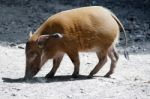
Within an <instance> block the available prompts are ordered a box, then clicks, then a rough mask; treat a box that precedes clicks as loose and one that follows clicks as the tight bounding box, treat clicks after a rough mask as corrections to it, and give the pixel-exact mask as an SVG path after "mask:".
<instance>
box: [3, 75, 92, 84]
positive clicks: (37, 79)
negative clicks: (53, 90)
mask: <svg viewBox="0 0 150 99" xmlns="http://www.w3.org/2000/svg"><path fill="white" fill-rule="evenodd" d="M89 79H94V78H88V77H87V76H85V75H79V77H78V78H72V76H70V75H64V76H55V77H53V78H50V79H45V78H44V77H34V78H32V79H31V80H24V78H18V79H12V78H2V80H3V82H7V83H53V82H65V81H66V82H67V81H77V80H89Z"/></svg>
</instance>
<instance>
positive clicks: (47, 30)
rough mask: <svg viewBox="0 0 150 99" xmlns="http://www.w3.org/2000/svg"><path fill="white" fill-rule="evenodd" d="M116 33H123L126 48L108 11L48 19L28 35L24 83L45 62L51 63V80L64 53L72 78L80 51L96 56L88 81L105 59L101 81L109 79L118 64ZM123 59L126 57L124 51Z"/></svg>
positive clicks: (70, 12)
mask: <svg viewBox="0 0 150 99" xmlns="http://www.w3.org/2000/svg"><path fill="white" fill-rule="evenodd" d="M120 30H123V32H124V35H125V39H126V46H127V38H126V33H125V30H124V27H123V25H122V24H121V22H120V21H119V19H118V18H117V17H116V16H115V15H114V14H113V13H112V12H111V11H110V10H108V9H107V8H104V7H101V6H90V7H82V8H76V9H72V10H67V11H62V12H60V13H57V14H55V15H52V16H51V17H49V18H48V19H47V20H46V21H45V22H44V23H43V24H42V25H41V26H40V27H39V28H38V29H37V30H36V31H35V33H33V34H32V33H30V38H29V40H28V41H27V43H26V50H25V52H26V71H25V79H31V78H32V77H33V76H35V75H36V74H37V73H38V72H39V70H40V69H41V67H42V66H43V65H44V64H45V63H46V62H47V60H49V59H53V67H52V70H51V71H50V72H49V73H48V74H47V75H46V78H51V77H53V76H54V75H55V72H56V71H57V69H58V67H59V65H60V63H61V61H62V59H63V56H64V54H65V53H66V54H67V55H68V56H69V58H70V59H71V61H72V63H73V64H74V72H73V74H72V76H73V77H77V76H78V75H79V66H80V60H79V52H83V51H84V52H90V51H91V52H96V54H97V57H98V59H99V61H98V63H97V65H96V66H95V68H94V69H93V70H92V71H91V72H90V74H89V76H88V77H92V76H93V75H94V74H96V73H97V72H98V71H99V70H100V69H101V68H102V67H103V65H104V64H105V63H106V62H107V56H109V58H110V60H111V65H110V70H109V71H108V73H106V75H105V77H110V75H111V74H112V73H113V72H114V69H115V67H116V64H117V61H118V53H117V52H116V49H115V45H116V43H117V42H118V39H119V34H120ZM126 46H125V47H126ZM125 56H128V55H127V52H126V49H125Z"/></svg>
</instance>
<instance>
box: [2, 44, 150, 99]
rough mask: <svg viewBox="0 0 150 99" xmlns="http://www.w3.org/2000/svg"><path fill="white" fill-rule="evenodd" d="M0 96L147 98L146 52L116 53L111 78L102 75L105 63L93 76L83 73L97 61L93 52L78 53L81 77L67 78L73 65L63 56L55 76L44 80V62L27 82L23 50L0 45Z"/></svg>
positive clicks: (5, 98)
mask: <svg viewBox="0 0 150 99" xmlns="http://www.w3.org/2000/svg"><path fill="white" fill-rule="evenodd" d="M0 49H1V51H0V68H1V69H0V99H150V54H134V55H130V60H129V61H127V60H126V59H125V58H124V57H123V55H120V59H119V62H118V65H117V67H116V71H115V73H114V74H113V75H112V77H111V78H104V77H103V75H104V74H105V73H106V72H107V71H108V69H109V64H110V60H109V62H108V63H107V64H106V65H105V66H104V67H103V68H102V69H101V70H100V71H99V73H98V74H97V75H96V76H95V77H94V78H93V79H87V78H86V76H87V75H88V74H89V72H90V71H91V70H92V69H93V68H94V66H95V65H96V63H97V62H98V60H97V57H96V55H95V54H94V53H80V60H81V67H80V74H81V76H80V77H79V78H77V79H73V78H71V76H70V75H71V74H72V72H73V65H72V63H71V61H70V59H69V58H68V56H67V55H66V56H65V57H64V59H63V62H62V64H61V66H60V68H59V69H58V71H57V73H56V76H55V78H53V79H51V80H49V81H46V80H45V79H44V76H45V75H46V74H47V73H48V72H49V70H50V69H51V65H52V61H51V60H50V61H49V62H48V63H46V64H45V65H44V66H43V68H42V69H41V71H40V72H39V73H38V75H37V76H36V77H35V78H34V79H33V80H32V81H30V82H24V81H23V80H22V77H23V76H24V71H25V54H24V49H18V48H11V47H6V46H5V47H3V46H0Z"/></svg>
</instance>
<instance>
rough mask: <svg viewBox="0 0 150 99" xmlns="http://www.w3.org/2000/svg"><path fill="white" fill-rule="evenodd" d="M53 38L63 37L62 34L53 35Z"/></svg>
mask: <svg viewBox="0 0 150 99" xmlns="http://www.w3.org/2000/svg"><path fill="white" fill-rule="evenodd" d="M52 37H54V38H62V37H63V35H62V34H60V33H55V34H52Z"/></svg>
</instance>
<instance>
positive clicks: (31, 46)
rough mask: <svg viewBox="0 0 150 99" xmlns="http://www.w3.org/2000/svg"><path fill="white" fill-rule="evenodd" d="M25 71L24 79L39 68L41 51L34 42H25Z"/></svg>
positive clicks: (31, 75) (29, 77)
mask: <svg viewBox="0 0 150 99" xmlns="http://www.w3.org/2000/svg"><path fill="white" fill-rule="evenodd" d="M25 52H26V71H25V79H31V78H32V77H33V76H35V75H36V74H37V73H38V71H39V70H40V68H41V66H40V61H41V52H40V49H39V48H38V46H37V44H36V42H31V41H28V42H27V43H26V50H25Z"/></svg>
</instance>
